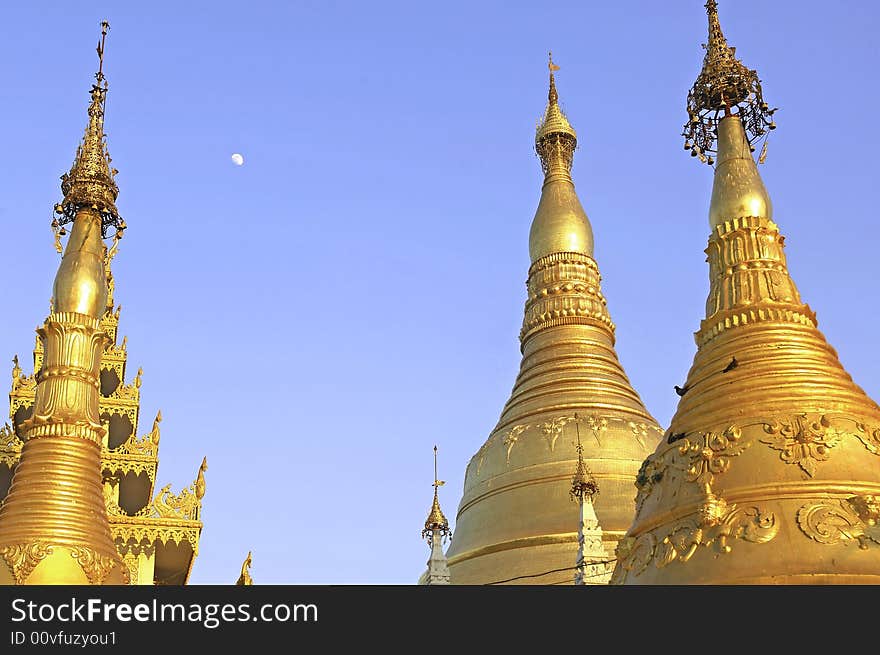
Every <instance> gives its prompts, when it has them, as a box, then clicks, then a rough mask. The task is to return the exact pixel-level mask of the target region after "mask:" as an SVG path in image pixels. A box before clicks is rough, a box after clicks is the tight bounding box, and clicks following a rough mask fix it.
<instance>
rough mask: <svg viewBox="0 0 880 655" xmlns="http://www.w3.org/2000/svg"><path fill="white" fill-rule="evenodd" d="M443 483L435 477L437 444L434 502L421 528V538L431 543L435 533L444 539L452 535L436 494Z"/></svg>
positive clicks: (435, 463) (435, 466) (435, 465)
mask: <svg viewBox="0 0 880 655" xmlns="http://www.w3.org/2000/svg"><path fill="white" fill-rule="evenodd" d="M444 484H446V482H445V481H444V480H440V479H438V478H437V446H434V484H433V487H434V502H433V503H431V511H430V512H429V513H428V518H427V519H426V520H425V527H424V529H423V530H422V539H427V541H428V543H431V540H432V538H433V536H434V534H435V533H436V534H439V535H440V536H441V537H443V538H444V539H445V538H446V537H450V536H452V532H451V531H450V530H449V521H447V520H446V516H444V514H443V510H441V509H440V499H439V498H438V496H437V489H439V488H440V487H441V486H443V485H444Z"/></svg>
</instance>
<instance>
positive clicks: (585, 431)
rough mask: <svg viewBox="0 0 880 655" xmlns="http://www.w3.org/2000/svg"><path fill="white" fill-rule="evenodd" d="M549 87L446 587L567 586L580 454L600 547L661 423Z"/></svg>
mask: <svg viewBox="0 0 880 655" xmlns="http://www.w3.org/2000/svg"><path fill="white" fill-rule="evenodd" d="M555 70H558V67H557V66H556V65H555V64H553V61H552V59H551V61H550V92H549V100H548V103H547V108H546V111H545V112H544V116H543V119H542V120H541V122H540V124H539V125H538V129H537V133H536V135H535V150H536V152H537V154H538V156H539V157H540V160H541V165H542V168H543V171H544V186H543V189H542V191H541V200H540V203H539V204H538V209H537V211H536V213H535V217H534V220H533V221H532V226H531V232H530V235H529V252H530V255H531V262H532V263H531V267H530V268H529V272H528V282H527V287H528V298H527V300H526V305H525V319H524V321H523V326H522V331H521V333H520V342H521V352H522V363H521V365H520V371H519V375H518V377H517V379H516V383H515V384H514V387H513V391H512V393H511V396H510V399H509V400H508V401H507V403H506V405H505V406H504V409H503V411H502V412H501V417H500V419H499V421H498V424H497V425H496V427H495V429H494V430H493V431H492V433H491V434H490V435H489V438H488V439H487V440H486V442H485V443H484V444H483V446H482V447H481V448H480V449H479V451H478V452H477V453H476V455H474V456H473V458H472V459H471V461H470V463H469V464H468V467H467V470H466V473H465V482H464V495H463V497H462V500H461V503H460V505H459V508H458V516H457V521H456V531H455V535H454V537H453V539H452V543H451V544H450V547H449V550H448V551H447V557H448V562H449V570H450V574H451V582H452V584H487V583H493V582H499V581H502V580H504V581H508V580H509V581H511V582H513V583H515V584H531V583H533V584H557V583H561V584H572V582H573V580H574V567H575V564H576V561H577V553H578V548H579V545H578V521H577V519H576V515H575V514H574V513H573V512H572V509H571V501H570V498H569V491H570V481H571V472H572V470H574V469H575V468H576V465H577V462H578V452H577V448H576V442H575V433H576V431H577V430H579V431H580V434H581V436H582V437H583V438H584V440H585V442H584V448H583V455H584V459H585V461H586V463H587V465H588V466H589V469H590V470H591V471H592V473H593V475H594V476H595V480H596V483H597V484H598V488H599V490H600V491H599V493H598V494H597V495H596V498H595V512H596V514H597V515H598V519H599V522H600V523H601V526H602V528H603V530H604V538H605V540H606V549H607V551H608V552H609V553H612V552H614V547H615V546H616V543H617V540H618V539H619V538H620V537H621V536H622V535H623V533H624V531H625V530H626V528H627V527H629V525H630V523H631V521H632V516H633V512H634V509H635V505H634V500H633V493H632V484H633V481H634V480H635V477H636V474H637V472H638V470H639V466H640V464H641V463H642V461H643V460H644V459H645V457H646V456H647V455H648V454H649V453H651V452H652V451H653V449H654V447H655V446H656V444H657V442H658V440H659V439H660V437H661V435H662V432H663V430H662V429H661V428H660V427H659V426H658V425H657V422H656V421H655V420H654V419H653V417H652V416H651V415H650V414H649V413H648V411H647V410H646V409H645V406H644V405H643V404H642V401H641V399H640V398H639V395H638V394H637V393H636V391H635V390H634V389H633V388H632V386H631V385H630V382H629V380H628V379H627V376H626V373H625V372H624V370H623V367H622V366H621V364H620V362H619V361H618V358H617V353H616V352H615V350H614V324H613V323H612V322H611V318H610V316H609V314H608V309H607V307H606V301H605V297H604V296H603V295H602V291H601V289H600V284H599V282H600V275H599V268H598V266H597V264H596V261H595V260H594V259H593V234H592V229H591V227H590V222H589V220H588V219H587V215H586V213H585V212H584V209H583V207H582V206H581V203H580V200H579V199H578V196H577V193H576V192H575V188H574V182H573V181H572V177H571V167H572V161H573V157H574V151H575V149H576V147H577V135H576V133H575V131H574V129H573V128H572V127H571V124H570V123H569V121H568V119H567V118H566V116H565V115H564V114H563V112H562V111H561V109H560V107H559V98H558V95H557V92H556V82H555V78H554V71H555Z"/></svg>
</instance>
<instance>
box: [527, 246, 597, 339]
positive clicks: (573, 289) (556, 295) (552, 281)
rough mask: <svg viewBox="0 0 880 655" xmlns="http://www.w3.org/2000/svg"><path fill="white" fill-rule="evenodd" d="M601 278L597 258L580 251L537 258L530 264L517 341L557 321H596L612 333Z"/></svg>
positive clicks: (571, 322) (568, 323)
mask: <svg viewBox="0 0 880 655" xmlns="http://www.w3.org/2000/svg"><path fill="white" fill-rule="evenodd" d="M601 279H602V278H601V275H599V268H598V266H597V265H596V262H595V261H594V260H593V259H592V257H590V256H588V255H585V254H583V253H576V252H563V253H552V254H549V255H546V256H544V257H542V258H540V259H538V260H537V261H536V262H535V263H533V264H532V266H531V267H530V268H529V279H528V283H527V288H528V299H527V300H526V307H525V316H524V318H523V325H522V329H521V330H520V341H525V340H526V338H527V337H529V336H531V335H532V334H534V333H535V332H537V331H539V330H542V329H544V328H548V327H553V326H556V325H573V324H583V323H599V324H601V325H604V326H605V327H607V328H608V329H609V330H610V331H611V332H612V333H613V332H614V323H613V322H612V321H611V318H610V316H609V315H608V308H607V301H606V300H605V296H603V295H602V290H601V287H600V282H601Z"/></svg>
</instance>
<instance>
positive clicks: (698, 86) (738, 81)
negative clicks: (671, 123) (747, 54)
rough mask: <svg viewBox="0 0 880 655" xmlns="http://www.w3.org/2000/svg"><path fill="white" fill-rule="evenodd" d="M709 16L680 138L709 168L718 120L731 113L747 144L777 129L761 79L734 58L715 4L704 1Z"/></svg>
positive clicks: (712, 1) (732, 49)
mask: <svg viewBox="0 0 880 655" xmlns="http://www.w3.org/2000/svg"><path fill="white" fill-rule="evenodd" d="M706 11H707V13H708V15H709V42H708V43H707V44H706V45H705V46H704V47H705V48H706V55H705V57H704V58H703V69H702V70H701V71H700V74H699V75H698V76H697V80H696V82H694V86H693V87H692V88H691V91H690V93H689V94H688V99H687V112H688V121H687V123H685V124H684V132H683V133H682V136H684V138H685V143H684V148H685V150H689V151H690V153H691V156H692V157H699V158H700V160H701V161H703V162H705V163H707V164H709V165H712V164H714V163H715V161H714V159H713V157H712V156H711V154H710V153H714V152H715V141H716V137H717V128H718V123H719V121H720V120H721V119H722V118H724V117H725V116H730V115H731V114H733V113H734V112H735V113H736V115H738V116H739V117H740V119H741V121H742V124H743V127H744V128H745V131H746V132H747V133H748V134H749V139H748V144H749V147H750V149H751V150H754V147H753V146H751V144H752V142H754V141H755V140H756V139H758V138H759V137H760V136H762V135H763V134H765V133H766V132H767V130H773V129H775V128H776V123H775V122H773V114H774V113H775V112H776V109H770V107H769V105H767V103H766V102H764V97H763V92H762V90H761V80H760V79H759V78H758V73H757V71H754V70H751V69H749V68H747V67H746V66H744V65H743V63H742V62H741V61H740V60H739V59H737V58H736V48H733V47H731V46H730V45H728V43H727V39H725V38H724V34H723V33H722V31H721V24H720V22H719V21H718V3H717V2H716V1H715V0H708V2H706Z"/></svg>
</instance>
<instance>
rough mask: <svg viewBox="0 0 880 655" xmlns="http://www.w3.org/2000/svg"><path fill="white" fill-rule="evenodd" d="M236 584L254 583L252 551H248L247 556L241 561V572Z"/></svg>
mask: <svg viewBox="0 0 880 655" xmlns="http://www.w3.org/2000/svg"><path fill="white" fill-rule="evenodd" d="M235 584H236V585H252V584H254V580H253V578H251V551H248V554H247V557H245V558H244V562H242V563H241V573H240V574H239V576H238V580H236V582H235Z"/></svg>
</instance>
